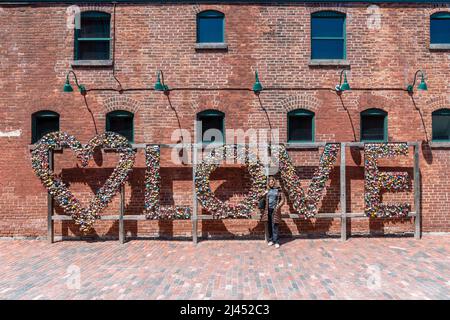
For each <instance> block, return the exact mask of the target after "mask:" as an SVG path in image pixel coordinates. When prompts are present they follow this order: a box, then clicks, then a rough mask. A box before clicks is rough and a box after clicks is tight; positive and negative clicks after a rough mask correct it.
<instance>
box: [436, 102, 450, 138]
mask: <svg viewBox="0 0 450 320" xmlns="http://www.w3.org/2000/svg"><path fill="white" fill-rule="evenodd" d="M431 122H432V131H433V133H432V140H433V141H445V142H449V141H450V109H439V110H436V111H434V112H433V113H432V114H431Z"/></svg>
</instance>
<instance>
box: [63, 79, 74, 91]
mask: <svg viewBox="0 0 450 320" xmlns="http://www.w3.org/2000/svg"><path fill="white" fill-rule="evenodd" d="M63 91H64V92H72V91H73V88H72V86H71V85H70V82H69V79H67V80H66V83H65V84H64V89H63Z"/></svg>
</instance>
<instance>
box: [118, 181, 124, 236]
mask: <svg viewBox="0 0 450 320" xmlns="http://www.w3.org/2000/svg"><path fill="white" fill-rule="evenodd" d="M124 213H125V184H123V185H122V186H121V187H120V213H119V242H120V243H121V244H124V243H125V224H124V220H123V215H124Z"/></svg>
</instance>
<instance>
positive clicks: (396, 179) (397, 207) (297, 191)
mask: <svg viewBox="0 0 450 320" xmlns="http://www.w3.org/2000/svg"><path fill="white" fill-rule="evenodd" d="M64 147H66V148H70V149H72V150H73V151H75V153H76V154H77V156H78V158H79V159H80V160H81V163H82V165H83V166H86V165H87V163H88V161H89V159H90V157H91V156H92V153H93V150H94V148H96V147H101V148H114V149H116V151H117V152H118V153H119V162H118V164H117V166H116V168H115V169H114V171H113V173H112V174H111V176H110V177H109V179H108V180H107V181H106V182H105V184H104V185H103V186H102V187H101V188H100V189H99V190H98V192H97V193H96V195H95V196H94V198H93V200H92V201H91V203H90V204H89V206H88V207H87V208H83V207H82V206H81V205H80V202H79V201H78V200H77V199H76V198H75V196H74V195H73V194H72V193H71V192H70V191H69V189H68V187H67V186H66V185H65V184H64V182H62V181H61V179H60V178H59V177H58V176H57V175H55V174H54V172H53V171H52V170H51V169H50V165H49V157H48V154H49V151H50V150H54V149H57V148H64ZM339 149H340V144H339V143H328V144H326V145H325V148H324V151H323V153H322V155H321V157H320V161H319V164H318V167H317V169H316V171H315V173H314V175H313V178H312V179H311V182H310V185H309V187H308V190H307V191H306V192H305V191H304V190H303V188H302V186H301V184H300V177H299V176H298V175H297V172H296V170H295V167H294V165H293V163H292V160H291V158H290V157H289V155H288V152H287V150H286V148H285V147H284V146H283V145H278V146H275V147H274V149H273V156H274V157H275V158H276V159H277V160H278V164H279V171H280V178H281V180H282V182H283V186H284V189H285V190H284V191H285V192H287V193H288V195H289V199H290V201H291V202H292V207H293V209H294V210H295V211H296V213H298V214H300V215H302V216H304V217H305V218H311V217H314V216H315V214H317V212H318V205H319V203H320V200H321V199H322V197H323V193H324V191H325V186H326V182H327V181H328V179H329V176H330V173H331V170H332V169H333V167H334V165H335V163H336V159H337V155H338V152H339ZM407 154H408V145H407V144H406V143H383V144H366V145H365V147H364V158H365V161H364V172H365V175H364V177H365V192H364V202H365V213H366V214H367V215H368V216H370V217H394V216H395V217H398V216H406V215H407V214H408V212H409V210H410V205H409V204H406V203H395V204H384V203H382V202H381V191H382V190H387V191H400V190H404V189H407V188H408V186H409V184H408V174H407V173H404V172H400V173H390V172H380V171H379V169H378V166H377V159H379V158H384V157H396V156H401V155H407ZM230 156H231V157H232V158H234V159H236V160H239V161H240V162H241V163H242V164H244V165H245V166H246V167H247V169H248V171H249V173H250V178H251V186H250V190H249V192H248V193H247V196H246V198H245V199H244V200H243V201H241V202H240V203H239V204H237V205H235V206H232V205H230V204H228V203H227V202H224V201H221V200H219V199H218V198H217V197H216V196H215V195H214V192H213V191H212V190H211V188H210V180H209V178H210V175H211V173H212V172H213V171H214V170H215V169H216V168H217V167H218V166H219V165H220V161H221V160H222V159H224V157H230ZM134 158H135V151H134V150H133V148H132V146H131V145H130V144H129V142H128V141H127V140H126V138H125V137H123V136H121V135H119V134H116V133H112V132H106V133H104V134H101V135H98V136H96V137H94V138H93V139H91V140H90V141H89V143H88V144H86V145H82V144H81V143H80V142H78V140H76V138H74V137H73V136H71V135H69V134H67V133H64V132H53V133H49V134H47V135H45V136H44V137H43V138H42V139H41V140H40V141H39V142H38V143H37V145H36V148H35V149H34V150H33V152H32V167H33V169H34V171H35V173H36V175H37V176H38V177H39V178H40V180H41V182H42V183H43V185H44V186H45V187H46V188H47V189H48V191H49V193H50V194H51V195H52V196H53V198H54V200H55V201H56V202H57V203H58V204H59V206H60V207H61V208H62V209H63V210H64V212H66V213H67V214H70V215H71V216H72V218H73V219H74V220H75V222H76V223H77V224H79V225H80V230H81V231H83V232H87V231H89V230H90V229H91V228H92V226H93V223H94V221H95V219H96V218H98V216H99V214H100V212H101V211H102V210H104V209H105V208H106V207H107V205H108V204H109V202H110V201H111V199H112V197H113V196H114V195H115V194H116V193H117V192H118V191H119V190H120V187H121V186H122V185H123V183H124V182H125V181H126V179H127V177H128V175H129V172H130V171H131V170H132V167H133V164H134ZM145 159H146V171H145V200H144V201H145V203H144V208H145V209H144V210H145V215H146V217H147V218H148V219H189V218H190V215H191V208H190V207H188V206H170V207H166V206H165V207H162V206H161V205H160V199H159V198H160V189H161V177H160V148H159V146H155V145H147V146H146V148H145ZM266 179H267V177H266V174H265V167H264V165H263V164H262V163H261V162H260V161H259V159H258V157H257V156H256V155H255V154H253V153H252V152H251V151H250V150H249V148H248V147H245V146H244V147H238V146H235V145H226V146H221V147H219V148H216V149H214V150H213V151H211V153H210V154H209V155H208V156H207V157H206V158H205V159H203V161H201V162H200V163H199V164H197V166H196V175H195V177H194V180H195V190H196V195H197V199H198V201H199V202H200V204H201V205H202V207H203V208H204V209H206V210H208V211H209V212H211V213H212V214H213V215H214V216H215V217H217V218H248V217H250V215H251V214H252V212H253V210H254V208H255V206H256V204H257V203H258V200H259V199H260V198H261V197H262V196H263V195H264V194H265V190H266V182H267V181H266Z"/></svg>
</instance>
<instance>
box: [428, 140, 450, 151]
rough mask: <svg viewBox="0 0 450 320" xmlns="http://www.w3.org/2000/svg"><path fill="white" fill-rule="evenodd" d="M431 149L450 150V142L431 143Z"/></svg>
mask: <svg viewBox="0 0 450 320" xmlns="http://www.w3.org/2000/svg"><path fill="white" fill-rule="evenodd" d="M429 145H430V148H432V149H433V148H445V149H449V148H450V141H431V142H430V143H429Z"/></svg>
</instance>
